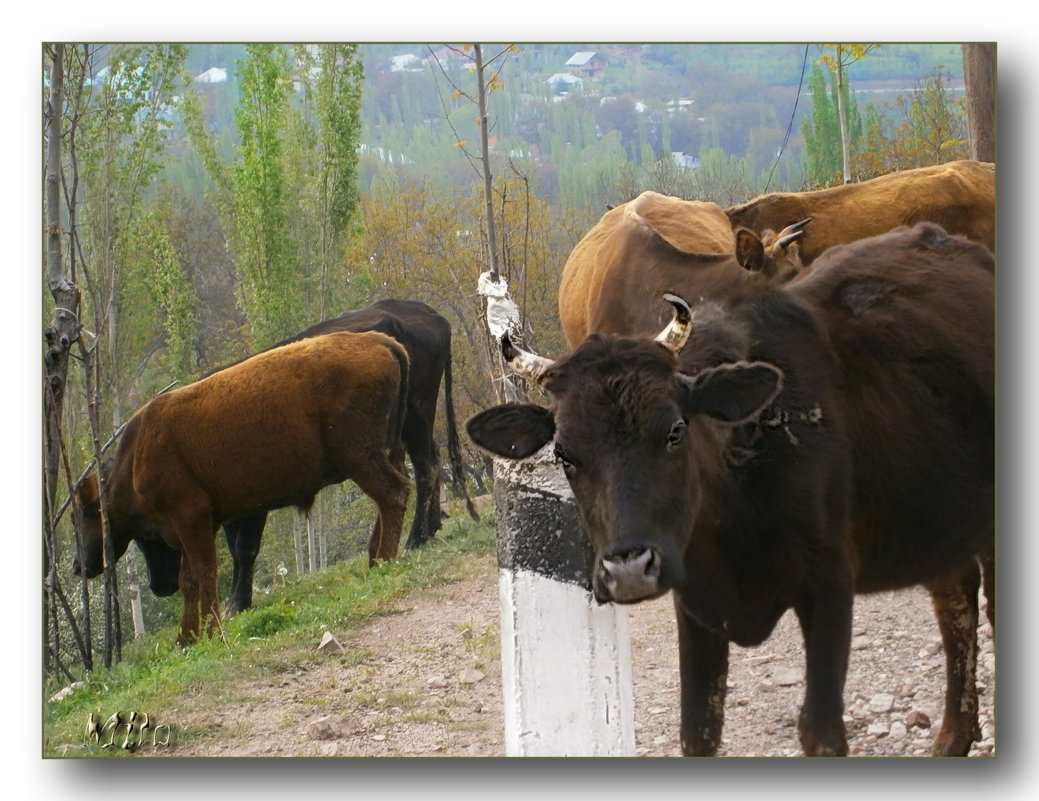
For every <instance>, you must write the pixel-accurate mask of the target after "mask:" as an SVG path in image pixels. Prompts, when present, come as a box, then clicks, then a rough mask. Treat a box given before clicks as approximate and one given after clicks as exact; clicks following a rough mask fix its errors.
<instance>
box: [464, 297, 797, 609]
mask: <svg viewBox="0 0 1039 801" xmlns="http://www.w3.org/2000/svg"><path fill="white" fill-rule="evenodd" d="M665 299H666V300H668V301H669V302H670V303H671V304H672V306H673V307H674V310H675V311H674V318H673V319H672V322H671V323H670V324H669V325H668V326H667V328H665V329H664V331H663V332H661V333H660V334H659V335H658V336H657V337H656V338H655V339H645V338H635V337H621V336H603V335H599V334H593V335H592V336H590V337H589V338H588V339H587V340H585V342H583V343H582V344H581V345H580V346H579V347H577V348H576V349H575V350H574V351H573V352H572V353H570V354H569V355H568V356H566V357H564V358H562V359H560V360H558V361H552V360H550V359H545V358H543V357H540V356H535V355H533V354H530V353H526V352H525V351H522V350H521V349H519V348H517V347H515V346H514V345H512V344H511V342H509V340H508V338H507V337H506V338H505V339H504V340H503V342H502V353H503V355H504V356H505V358H506V359H507V360H508V362H509V364H510V366H511V367H512V368H513V370H515V371H516V372H518V373H520V374H522V375H524V376H525V377H527V378H529V379H531V380H533V381H535V382H536V383H538V384H540V385H541V386H543V387H544V388H545V389H547V390H548V392H549V393H550V394H551V395H552V399H553V402H554V403H553V406H552V408H550V409H546V408H544V407H541V406H538V405H534V404H505V405H503V406H497V407H494V408H491V409H487V410H485V411H483V412H481V413H480V414H477V415H476V416H474V417H473V418H471V419H470V420H469V421H468V422H467V424H466V428H467V430H468V433H469V436H470V437H471V438H472V440H473V442H475V443H476V444H477V445H479V446H480V447H482V448H484V449H485V450H487V451H489V452H491V453H492V454H495V455H497V456H500V457H503V458H507V459H523V458H526V457H527V456H530V455H532V454H533V453H534V452H536V451H537V450H539V449H540V448H542V447H543V446H545V445H546V444H548V443H549V442H551V441H552V440H553V439H554V440H555V454H556V457H557V459H558V460H559V462H560V463H561V465H562V468H563V471H564V473H565V474H566V477H567V480H568V481H569V483H570V486H571V488H572V489H573V493H574V497H575V500H576V502H577V505H578V507H579V508H580V510H581V514H582V517H583V519H584V523H585V528H586V531H587V533H588V536H589V538H590V540H591V544H592V546H593V547H594V549H595V553H596V556H595V565H594V568H593V575H592V589H593V593H594V595H595V598H596V599H597V600H598V601H600V602H607V601H617V602H621V603H633V602H636V601H640V600H644V599H647V598H652V597H655V596H658V595H660V594H662V593H664V592H666V591H668V590H670V589H672V588H674V587H678V586H680V585H681V584H682V583H683V581H684V567H683V554H684V552H685V550H686V547H687V545H688V544H689V540H690V537H691V535H692V531H693V526H694V523H695V522H696V518H697V515H698V513H699V510H700V504H701V496H702V485H701V475H700V473H701V469H702V468H703V466H704V465H705V464H707V463H710V461H711V455H710V453H709V448H710V447H711V446H710V443H711V441H713V437H714V434H712V433H711V432H710V431H708V428H709V426H708V425H707V424H706V423H705V421H716V422H717V421H720V422H721V423H723V424H730V425H731V424H739V423H742V422H745V421H748V420H750V419H752V418H754V417H755V416H756V415H758V414H759V413H760V412H761V411H762V410H763V409H764V408H765V407H767V406H768V405H769V404H770V403H771V402H772V400H773V398H775V396H776V395H777V394H778V393H779V391H780V389H781V385H782V372H781V371H780V370H779V369H778V368H777V367H774V366H773V365H771V364H767V363H764V362H735V363H730V364H723V365H720V366H717V367H712V368H707V369H704V370H701V371H700V372H698V373H696V374H695V375H686V374H683V373H682V372H681V371H680V370H679V367H678V361H677V359H676V357H675V354H676V353H677V352H678V351H679V350H681V349H682V347H683V346H684V344H685V342H686V339H687V338H688V337H689V335H690V332H691V328H692V315H691V313H690V310H689V307H688V306H687V305H686V304H685V302H684V301H683V300H681V299H680V298H678V297H675V296H673V295H665Z"/></svg>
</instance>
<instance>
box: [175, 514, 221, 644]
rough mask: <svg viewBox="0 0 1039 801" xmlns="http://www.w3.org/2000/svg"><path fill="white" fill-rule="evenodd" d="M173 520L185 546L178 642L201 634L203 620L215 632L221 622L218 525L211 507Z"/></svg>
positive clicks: (189, 640) (207, 627) (211, 631)
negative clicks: (205, 510)
mask: <svg viewBox="0 0 1039 801" xmlns="http://www.w3.org/2000/svg"><path fill="white" fill-rule="evenodd" d="M185 506H187V502H185ZM172 522H173V527H174V530H175V531H176V533H177V537H178V539H179V540H180V544H181V549H182V553H181V560H180V588H181V593H182V594H183V595H184V614H183V616H182V617H181V621H180V636H179V637H178V639H177V642H178V643H180V644H182V645H186V644H187V643H190V642H192V641H194V640H196V639H197V638H198V637H199V635H200V634H201V632H202V626H203V624H204V625H205V628H206V633H207V634H212V633H213V632H214V631H215V630H216V628H217V626H218V625H219V623H220V608H219V605H218V601H217V592H216V526H214V525H213V523H212V519H211V516H210V515H209V514H208V511H207V512H205V513H203V512H199V513H196V514H195V515H189V514H186V513H185V514H183V516H181V517H180V519H179V520H173V521H172Z"/></svg>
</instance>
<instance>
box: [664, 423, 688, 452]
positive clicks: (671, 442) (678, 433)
mask: <svg viewBox="0 0 1039 801" xmlns="http://www.w3.org/2000/svg"><path fill="white" fill-rule="evenodd" d="M685 432H686V422H685V420H676V421H675V423H674V425H672V426H671V430H670V431H668V432H667V447H668V450H674V449H675V448H677V447H678V446H679V445H681V444H682V443H683V442H684V441H685Z"/></svg>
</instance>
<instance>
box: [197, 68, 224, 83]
mask: <svg viewBox="0 0 1039 801" xmlns="http://www.w3.org/2000/svg"><path fill="white" fill-rule="evenodd" d="M226 80H227V70H226V69H224V68H223V67H210V68H209V69H208V70H206V71H205V72H203V73H202V74H201V75H198V76H196V77H195V83H224V82H225V81H226Z"/></svg>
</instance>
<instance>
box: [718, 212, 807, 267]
mask: <svg viewBox="0 0 1039 801" xmlns="http://www.w3.org/2000/svg"><path fill="white" fill-rule="evenodd" d="M811 221H812V218H811V217H808V218H807V219H804V220H801V221H800V222H796V223H794V224H793V225H788V226H787V227H786V228H784V229H783V230H782V231H780V232H779V233H778V234H777V233H776V232H774V231H772V230H771V229H767V230H765V231H763V232H762V234H761V236H760V237H759V236H758V235H757V234H756V233H754V232H753V231H751V230H750V229H749V228H744V227H742V226H737V227H736V228H735V231H734V233H735V235H736V260H737V261H738V262H739V263H740V266H741V267H743V268H744V269H746V270H750V271H751V272H760V273H761V274H762V275H765V276H767V277H769V278H776V279H777V280H779V281H788V280H790V279H791V278H796V277H797V276H798V275H800V274H801V273H802V272H803V271H804V265H803V264H802V262H801V251H800V247H799V245H798V244H797V240H798V239H800V238H801V237H802V236H804V233H805V232H804V229H805V226H806V225H808V223H810V222H811Z"/></svg>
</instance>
